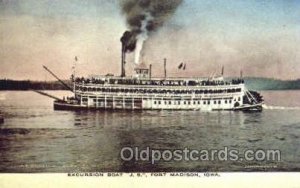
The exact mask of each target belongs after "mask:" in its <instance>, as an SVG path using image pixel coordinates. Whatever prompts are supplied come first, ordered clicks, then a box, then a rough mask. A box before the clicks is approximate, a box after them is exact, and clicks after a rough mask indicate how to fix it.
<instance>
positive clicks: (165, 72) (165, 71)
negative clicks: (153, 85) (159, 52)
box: [164, 58, 167, 79]
mask: <svg viewBox="0 0 300 188" xmlns="http://www.w3.org/2000/svg"><path fill="white" fill-rule="evenodd" d="M164 78H165V79H166V78H167V59H166V58H164Z"/></svg>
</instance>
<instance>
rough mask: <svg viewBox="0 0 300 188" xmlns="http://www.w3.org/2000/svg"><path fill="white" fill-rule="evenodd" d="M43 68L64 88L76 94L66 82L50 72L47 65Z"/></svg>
mask: <svg viewBox="0 0 300 188" xmlns="http://www.w3.org/2000/svg"><path fill="white" fill-rule="evenodd" d="M43 68H44V69H45V70H46V71H47V72H49V73H50V74H51V75H52V76H53V77H54V78H56V79H57V80H58V81H59V82H60V83H61V84H62V85H63V86H65V88H67V89H68V90H70V91H71V92H74V91H73V89H72V88H71V87H70V86H68V85H67V84H66V83H65V82H63V81H62V80H61V79H60V78H58V77H57V76H56V75H55V74H54V73H53V72H52V71H51V70H49V69H48V68H47V67H46V66H45V65H43Z"/></svg>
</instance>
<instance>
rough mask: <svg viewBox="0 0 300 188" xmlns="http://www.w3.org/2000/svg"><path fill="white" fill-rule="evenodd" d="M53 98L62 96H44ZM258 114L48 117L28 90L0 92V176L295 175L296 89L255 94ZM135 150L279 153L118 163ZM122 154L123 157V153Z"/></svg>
mask: <svg viewBox="0 0 300 188" xmlns="http://www.w3.org/2000/svg"><path fill="white" fill-rule="evenodd" d="M47 92H48V93H51V94H53V95H56V96H60V97H61V96H64V95H68V94H70V93H68V92H67V91H47ZM262 95H263V96H264V99H265V103H266V106H265V109H264V110H263V112H258V113H244V112H227V111H226V112H200V111H143V112H123V111H119V112H100V111H99V112H95V111H82V112H72V111H54V110H53V104H52V103H53V100H52V99H50V98H47V97H45V96H41V95H39V94H37V93H34V92H31V91H1V92H0V111H1V112H2V113H3V114H4V117H5V122H4V123H3V124H1V125H0V172H77V171H80V172H91V171H102V172H108V171H118V172H130V171H133V172H137V171H139V172H149V171H167V172H171V171H193V172H195V171H196V172H203V171H222V172H231V171H300V144H299V143H300V100H299V98H300V91H263V92H262ZM124 147H131V148H134V147H138V148H139V150H142V149H147V147H149V148H150V149H155V150H161V151H163V150H171V151H174V150H183V149H185V148H188V149H190V150H209V151H210V150H214V149H224V148H225V147H228V149H235V150H238V151H239V152H243V151H246V150H249V149H252V150H254V151H257V150H264V151H265V150H268V149H277V150H280V154H281V155H280V160H273V161H270V160H252V161H242V160H235V161H233V160H220V159H219V160H190V159H189V160H186V159H183V160H179V161H178V160H177V161H175V160H169V161H166V160H165V161H163V160H159V161H155V163H154V164H152V163H151V161H142V160H129V159H128V158H127V159H128V161H125V160H122V159H121V154H120V152H121V150H122V148H124ZM127 154H128V153H127Z"/></svg>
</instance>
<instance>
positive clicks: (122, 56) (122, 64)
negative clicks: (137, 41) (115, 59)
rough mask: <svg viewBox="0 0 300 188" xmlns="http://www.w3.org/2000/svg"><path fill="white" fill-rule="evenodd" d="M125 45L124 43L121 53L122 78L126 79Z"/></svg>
mask: <svg viewBox="0 0 300 188" xmlns="http://www.w3.org/2000/svg"><path fill="white" fill-rule="evenodd" d="M125 53H126V52H125V44H124V43H123V42H122V52H121V77H125V76H126V74H125V57H126V56H125Z"/></svg>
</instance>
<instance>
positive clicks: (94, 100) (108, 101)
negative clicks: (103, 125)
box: [78, 96, 243, 110]
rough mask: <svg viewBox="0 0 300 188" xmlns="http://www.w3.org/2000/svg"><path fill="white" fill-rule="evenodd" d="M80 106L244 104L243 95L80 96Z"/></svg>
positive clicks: (224, 106) (208, 106) (225, 107)
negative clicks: (213, 96)
mask: <svg viewBox="0 0 300 188" xmlns="http://www.w3.org/2000/svg"><path fill="white" fill-rule="evenodd" d="M78 105H79V106H81V107H85V108H95V109H133V110H134V109H157V110H160V109H171V110H228V109H232V108H234V107H238V106H242V105H243V100H242V96H227V97H218V98H216V97H215V98H208V97H206V98H203V97H198V98H197V97H194V98H193V97H190V98H180V97H151V98H149V97H147V98H143V97H128V96H80V102H79V103H78Z"/></svg>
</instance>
